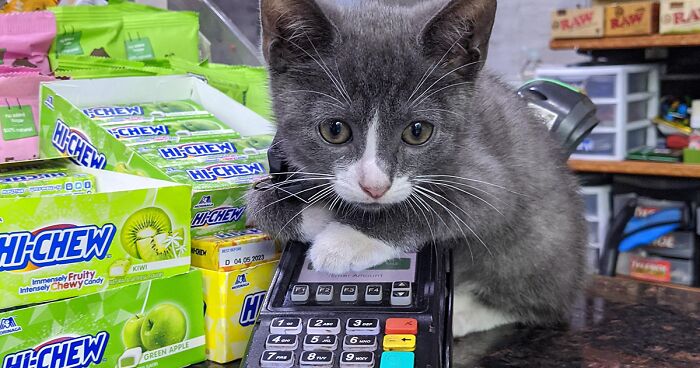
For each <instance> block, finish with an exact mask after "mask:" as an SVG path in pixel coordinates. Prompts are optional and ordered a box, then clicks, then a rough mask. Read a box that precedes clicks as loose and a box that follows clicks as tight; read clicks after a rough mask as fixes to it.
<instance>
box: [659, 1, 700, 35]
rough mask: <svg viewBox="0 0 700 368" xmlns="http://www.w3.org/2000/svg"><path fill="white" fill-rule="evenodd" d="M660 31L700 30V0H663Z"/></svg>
mask: <svg viewBox="0 0 700 368" xmlns="http://www.w3.org/2000/svg"><path fill="white" fill-rule="evenodd" d="M660 23H661V24H660V26H659V32H660V33H661V34H672V33H696V32H700V0H662V1H661V15H660Z"/></svg>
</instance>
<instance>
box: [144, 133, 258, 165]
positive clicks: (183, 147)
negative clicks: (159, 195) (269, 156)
mask: <svg viewBox="0 0 700 368" xmlns="http://www.w3.org/2000/svg"><path fill="white" fill-rule="evenodd" d="M267 146H268V145H267V144H264V145H262V147H261V146H258V147H259V148H255V147H253V146H252V145H251V143H250V139H249V138H236V134H222V135H219V136H216V137H205V138H202V137H182V138H180V140H179V141H178V142H177V143H173V142H156V143H152V144H146V145H139V146H138V147H135V148H134V149H135V150H136V152H137V153H138V154H139V155H140V156H141V157H143V158H144V159H146V160H147V161H148V162H150V163H152V164H154V165H156V166H161V167H171V166H178V165H181V163H183V162H189V161H192V162H206V161H212V160H218V159H221V158H225V157H230V156H236V155H238V156H240V155H255V154H265V153H266V152H267Z"/></svg>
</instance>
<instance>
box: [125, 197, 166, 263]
mask: <svg viewBox="0 0 700 368" xmlns="http://www.w3.org/2000/svg"><path fill="white" fill-rule="evenodd" d="M171 230H172V223H171V222H170V217H169V216H168V214H166V213H165V211H163V210H162V209H160V208H158V207H146V208H143V209H140V210H138V211H136V212H134V213H133V214H132V215H131V216H129V218H127V219H126V221H125V222H124V225H122V230H121V233H120V240H121V243H122V247H123V248H124V250H126V252H127V253H129V255H131V256H132V257H134V258H144V256H145V255H144V254H141V253H140V248H144V249H147V248H148V247H146V246H144V247H139V246H138V244H139V242H140V243H142V244H145V243H149V244H150V243H154V238H155V237H156V236H157V235H159V234H165V235H166V236H167V234H168V233H170V231H171ZM148 255H149V258H150V256H152V254H150V253H149V254H148ZM144 260H146V259H145V258H144Z"/></svg>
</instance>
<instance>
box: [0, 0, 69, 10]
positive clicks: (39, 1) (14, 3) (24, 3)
mask: <svg viewBox="0 0 700 368" xmlns="http://www.w3.org/2000/svg"><path fill="white" fill-rule="evenodd" d="M57 2H58V0H6V1H0V5H1V4H5V6H0V13H11V12H34V11H38V10H46V9H47V8H50V7H52V6H56V3H57Z"/></svg>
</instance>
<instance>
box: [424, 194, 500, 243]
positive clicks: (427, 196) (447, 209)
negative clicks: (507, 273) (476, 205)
mask: <svg viewBox="0 0 700 368" xmlns="http://www.w3.org/2000/svg"><path fill="white" fill-rule="evenodd" d="M414 188H416V191H418V192H423V193H422V194H423V195H424V196H426V198H429V199H431V200H433V201H434V202H435V203H437V204H439V205H440V206H441V207H442V208H444V209H445V211H447V212H449V213H450V214H452V215H454V216H456V217H457V219H458V220H459V221H460V222H462V224H464V226H466V227H467V229H469V231H471V233H472V234H474V236H475V237H476V239H477V240H479V242H480V243H481V244H482V245H483V246H484V248H486V251H488V252H489V254H490V255H491V256H493V253H491V249H490V248H489V247H488V245H486V243H485V242H484V241H483V240H482V239H481V237H480V236H479V235H478V234H477V233H476V232H475V231H474V229H472V228H471V226H469V225H468V224H467V223H466V222H464V220H462V219H461V218H460V217H459V216H457V215H456V214H455V213H454V211H452V210H450V209H449V208H447V206H445V205H443V204H442V203H440V201H438V200H437V199H435V198H433V197H431V196H429V195H427V194H426V192H427V193H430V194H432V195H433V196H436V197H438V198H441V199H443V200H444V201H445V202H447V203H448V204H451V205H453V206H455V208H457V209H458V210H460V211H462V212H463V213H464V214H465V215H467V217H469V218H470V219H471V220H472V221H474V219H473V218H472V216H471V215H470V214H469V213H467V212H466V211H464V210H463V209H462V208H461V207H459V206H457V205H456V204H455V203H454V202H452V201H451V200H449V199H447V198H445V197H443V196H441V195H440V194H437V193H435V192H433V191H432V190H430V189H427V188H424V187H421V186H419V185H416V186H414Z"/></svg>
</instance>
